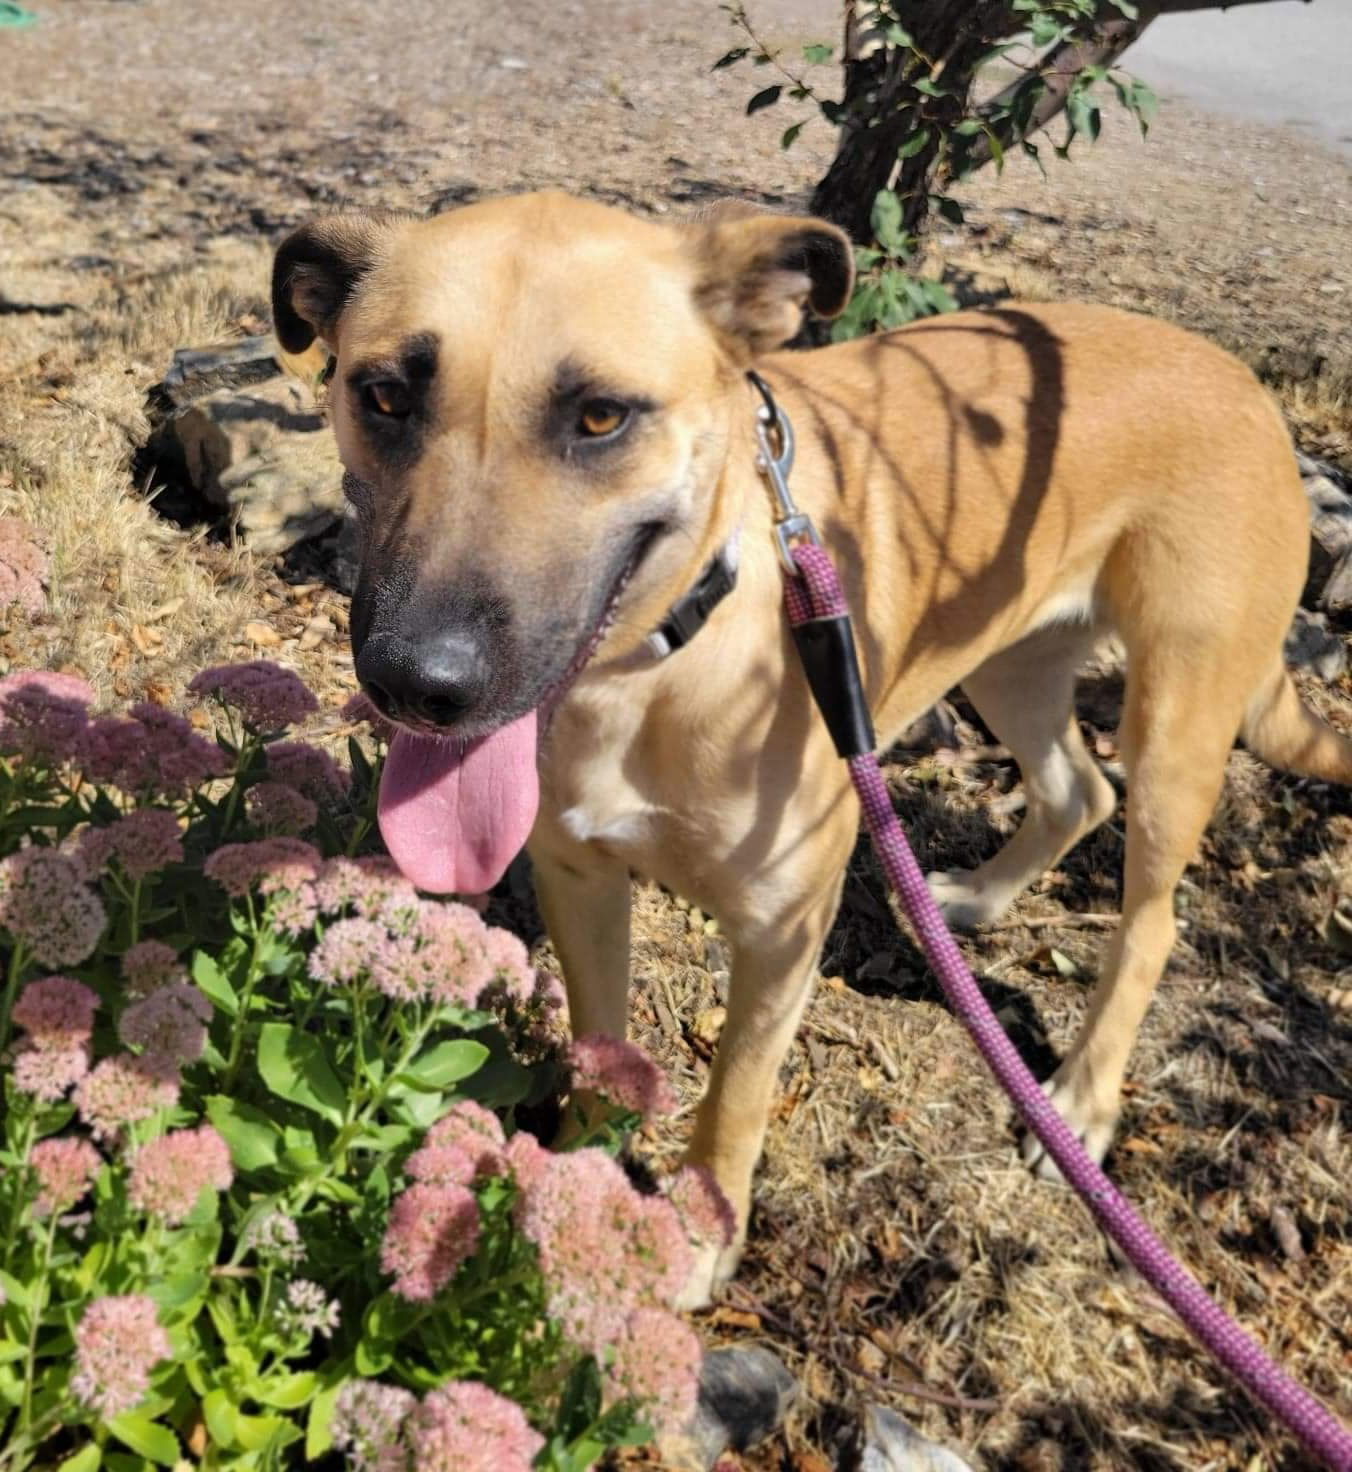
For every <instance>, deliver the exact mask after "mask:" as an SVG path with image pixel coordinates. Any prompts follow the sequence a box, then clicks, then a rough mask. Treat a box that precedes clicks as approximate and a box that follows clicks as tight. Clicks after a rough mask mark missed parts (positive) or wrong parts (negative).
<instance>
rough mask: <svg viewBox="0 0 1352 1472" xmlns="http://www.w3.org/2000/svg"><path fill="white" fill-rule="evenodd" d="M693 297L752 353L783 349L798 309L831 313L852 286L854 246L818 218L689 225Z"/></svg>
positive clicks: (745, 218) (747, 218) (798, 319)
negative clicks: (693, 262)
mask: <svg viewBox="0 0 1352 1472" xmlns="http://www.w3.org/2000/svg"><path fill="white" fill-rule="evenodd" d="M695 228H696V235H695V243H694V245H695V251H696V253H697V260H698V273H699V275H698V280H699V284H698V287H697V288H696V295H697V300H698V301H699V304H700V306H701V308H702V309H703V310H704V312H705V314H706V315H707V316H708V318H709V320H710V321H711V322H712V323H713V325H714V327H715V329H716V330H717V331H718V332H719V334H720V335H721V336H723V337H724V338H725V339H728V340H729V341H730V342H731V343H733V344H740V345H741V351H742V353H743V354H745V355H748V356H749V357H751V358H754V357H757V356H759V355H760V354H761V353H768V352H772V351H773V350H774V349H775V348H779V347H783V345H784V344H785V343H786V342H788V341H789V339H790V338H792V337H793V336H795V335H796V333H797V332H798V329H799V328H800V327H801V326H802V323H803V313H804V312H805V311H806V310H807V309H808V308H811V310H812V311H813V312H815V313H816V314H817V315H818V316H819V317H835V316H837V315H839V313H841V312H842V311H844V309H845V305H846V303H847V302H848V301H849V299H850V291H851V289H852V287H853V285H854V252H853V250H852V249H851V247H850V240H849V237H848V236H847V235H846V234H845V232H844V231H843V230H838V229H837V228H836V227H835V226H834V225H828V224H827V222H826V221H825V220H813V219H789V218H786V217H785V216H783V215H760V214H752V215H740V214H739V215H738V216H734V217H733V218H724V219H714V220H712V221H709V222H707V223H705V224H703V225H702V226H696V227H695Z"/></svg>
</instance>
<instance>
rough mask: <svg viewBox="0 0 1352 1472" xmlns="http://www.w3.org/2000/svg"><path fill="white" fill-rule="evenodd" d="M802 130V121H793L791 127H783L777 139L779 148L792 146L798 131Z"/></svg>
mask: <svg viewBox="0 0 1352 1472" xmlns="http://www.w3.org/2000/svg"><path fill="white" fill-rule="evenodd" d="M802 131H803V124H802V123H794V124H793V126H792V127H789V128H785V129H784V135H783V137H781V138H780V140H779V146H780V147H781V148H792V147H793V144H794V141H795V140H796V139H797V137H798V135H799V133H801V132H802Z"/></svg>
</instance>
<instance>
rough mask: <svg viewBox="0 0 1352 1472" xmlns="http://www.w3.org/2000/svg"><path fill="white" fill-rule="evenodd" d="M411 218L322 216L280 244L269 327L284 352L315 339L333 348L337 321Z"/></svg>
mask: <svg viewBox="0 0 1352 1472" xmlns="http://www.w3.org/2000/svg"><path fill="white" fill-rule="evenodd" d="M413 218H414V216H412V215H400V214H396V213H395V212H393V211H389V212H381V213H370V214H366V213H362V214H357V213H352V214H340V215H325V216H323V217H321V218H320V219H318V220H313V221H311V223H310V224H308V225H302V226H301V227H300V229H299V230H296V231H293V232H292V234H290V235H288V236H287V238H286V239H285V240H284V241H283V242H282V244H281V246H280V247H279V248H278V250H277V255H276V258H275V259H274V260H273V263H272V325H273V329H274V331H275V332H276V334H277V341H278V342H279V343H281V345H282V347H283V348H284V349H285V350H286V351H287V352H288V353H303V352H304V351H305V349H306V348H308V347H309V346H310V344H311V343H312V342H313V341H314V340H315V338H316V337H320V338H323V339H324V341H325V342H326V343H327V344H328V345H329V347H333V346H334V339H335V337H336V334H337V328H338V320H339V318H340V317H341V316H342V314H343V308H344V307H346V306H347V304H348V302H350V301H351V300H352V296H353V294H354V293H355V291H356V289H357V286H358V285H359V284H360V282H361V279H362V277H363V276H365V275H366V273H367V272H368V271H369V270H370V269H371V267H372V266H373V265H375V263H376V261H377V259H378V258H379V255H380V252H381V250H382V249H383V248H384V246H385V245H386V244H387V243H388V241H389V239H390V236H391V235H392V234H393V232H394V231H395V230H396V229H397V228H398V227H399V226H400V225H402V224H404V223H406V222H407V221H409V220H412V219H413Z"/></svg>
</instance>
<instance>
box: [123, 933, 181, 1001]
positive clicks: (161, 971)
mask: <svg viewBox="0 0 1352 1472" xmlns="http://www.w3.org/2000/svg"><path fill="white" fill-rule="evenodd" d="M122 975H123V978H124V979H125V981H126V983H127V995H128V996H130V997H144V996H148V995H149V994H150V993H151V992H153V991H154V990H155V988H156V987H159V986H168V985H169V984H170V983H171V982H176V981H187V979H188V973H187V970H186V968H185V967H184V966H183V964H182V963H181V962H180V961H179V959H178V952H177V951H175V950H174V948H173V946H167V945H165V943H164V942H163V941H162V940H143V941H139V942H138V943H137V944H136V945H134V946H130V947H129V948H128V949H127V950H126V951H124V952H123V953H122Z"/></svg>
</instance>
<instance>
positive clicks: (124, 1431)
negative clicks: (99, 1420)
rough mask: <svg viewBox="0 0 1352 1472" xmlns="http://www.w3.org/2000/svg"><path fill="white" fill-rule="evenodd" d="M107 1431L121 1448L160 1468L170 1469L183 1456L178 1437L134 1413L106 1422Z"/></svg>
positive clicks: (165, 1427)
mask: <svg viewBox="0 0 1352 1472" xmlns="http://www.w3.org/2000/svg"><path fill="white" fill-rule="evenodd" d="M108 1429H109V1431H111V1432H112V1433H113V1435H114V1436H115V1437H117V1439H118V1440H119V1441H120V1442H121V1443H122V1445H123V1446H128V1447H130V1448H131V1449H132V1451H134V1452H136V1453H137V1454H138V1455H139V1456H142V1457H145V1458H146V1460H147V1461H151V1462H157V1463H158V1464H159V1465H160V1466H161V1467H172V1466H173V1465H174V1463H175V1462H177V1461H178V1459H179V1457H181V1456H182V1455H183V1452H182V1449H181V1448H180V1446H179V1444H178V1437H177V1436H175V1435H174V1433H173V1432H172V1431H170V1429H169V1428H168V1427H167V1426H161V1425H160V1423H159V1422H158V1421H152V1420H150V1418H149V1417H147V1416H143V1415H138V1414H137V1412H135V1411H125V1412H123V1414H122V1415H120V1416H115V1417H114V1418H113V1419H112V1420H111V1421H109V1422H108Z"/></svg>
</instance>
